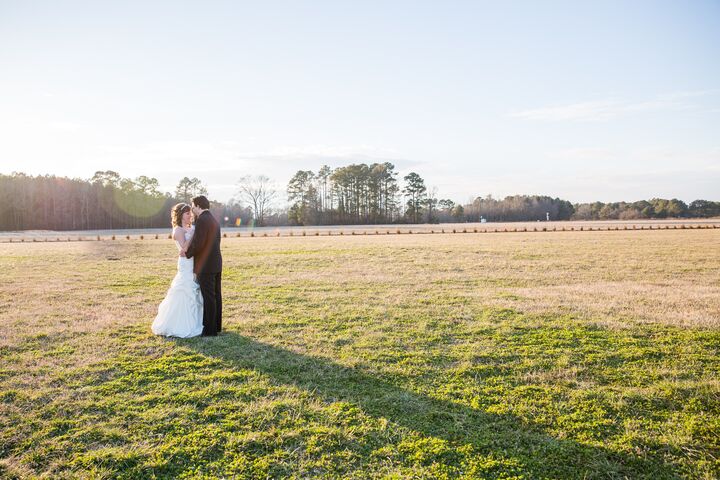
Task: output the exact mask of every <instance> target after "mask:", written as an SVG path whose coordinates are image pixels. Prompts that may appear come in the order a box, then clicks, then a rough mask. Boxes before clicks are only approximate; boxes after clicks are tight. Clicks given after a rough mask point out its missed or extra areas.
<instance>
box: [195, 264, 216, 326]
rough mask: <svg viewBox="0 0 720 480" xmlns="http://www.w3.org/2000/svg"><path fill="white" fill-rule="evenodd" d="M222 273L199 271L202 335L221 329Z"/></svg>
mask: <svg viewBox="0 0 720 480" xmlns="http://www.w3.org/2000/svg"><path fill="white" fill-rule="evenodd" d="M221 277H222V273H199V274H198V275H197V280H198V283H199V284H200V293H202V297H203V335H215V334H217V333H219V332H221V331H222V289H221Z"/></svg>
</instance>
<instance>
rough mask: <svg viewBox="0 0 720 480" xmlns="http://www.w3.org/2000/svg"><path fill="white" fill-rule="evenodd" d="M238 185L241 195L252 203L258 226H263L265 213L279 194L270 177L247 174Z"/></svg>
mask: <svg viewBox="0 0 720 480" xmlns="http://www.w3.org/2000/svg"><path fill="white" fill-rule="evenodd" d="M238 187H239V192H238V193H239V195H240V197H241V198H242V199H243V200H245V201H246V202H247V203H249V204H250V205H252V210H253V216H254V217H255V221H256V222H257V224H258V226H262V225H263V224H264V223H265V213H266V212H267V210H268V208H269V206H270V203H271V202H272V200H273V199H274V198H275V196H276V195H277V191H276V190H275V189H273V188H272V186H271V184H270V179H269V178H268V177H266V176H265V175H257V176H253V175H245V176H244V177H242V178H241V179H240V181H239V182H238Z"/></svg>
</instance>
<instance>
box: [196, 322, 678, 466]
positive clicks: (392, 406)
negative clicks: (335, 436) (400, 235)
mask: <svg viewBox="0 0 720 480" xmlns="http://www.w3.org/2000/svg"><path fill="white" fill-rule="evenodd" d="M186 345H188V346H190V347H191V348H193V349H194V350H196V351H198V352H199V353H202V354H203V355H207V356H211V357H215V358H218V359H220V360H222V361H224V362H225V363H227V364H228V365H229V366H231V367H234V368H239V369H252V370H255V371H258V372H260V373H262V374H264V375H266V376H268V377H270V378H271V379H272V381H274V382H275V383H276V384H278V385H287V384H290V385H294V386H296V387H299V388H302V389H305V390H308V391H312V392H314V393H315V394H316V395H319V396H320V397H321V398H322V399H323V400H324V401H326V402H333V401H345V402H350V403H352V404H355V405H356V406H358V407H359V408H361V409H362V410H363V411H364V412H365V413H366V414H368V415H371V416H374V417H378V418H379V417H383V418H386V419H387V420H389V421H391V422H393V423H395V424H397V425H400V426H402V427H406V428H409V429H412V430H414V431H416V432H418V433H420V434H422V435H426V436H429V437H436V438H441V439H444V440H447V441H449V442H452V443H453V444H455V445H458V446H459V445H462V444H470V445H472V447H473V449H474V450H475V451H476V452H478V453H480V454H484V455H490V454H492V455H495V456H503V457H506V458H513V459H515V460H516V461H518V462H519V463H520V464H521V465H523V470H524V474H525V475H527V476H528V478H651V477H652V478H655V479H661V478H677V475H676V474H674V473H673V472H672V467H671V466H670V465H667V464H663V463H662V462H661V461H660V460H652V459H643V458H640V457H637V456H633V455H629V454H625V453H621V452H616V451H611V450H608V449H604V448H598V447H592V446H587V445H582V444H579V443H577V442H575V441H572V440H560V439H557V438H554V437H551V436H548V435H547V434H545V433H543V432H542V431H541V430H540V429H539V428H537V427H533V426H532V425H526V424H523V422H522V421H521V420H520V419H518V418H515V417H513V416H511V415H504V414H502V415H501V414H490V413H487V412H483V411H480V410H477V409H473V408H471V407H468V406H465V405H461V404H457V403H454V402H451V401H446V400H439V399H436V398H433V397H431V396H428V395H425V394H421V393H417V392H414V391H410V390H408V389H407V388H404V387H401V386H398V385H395V384H394V383H392V380H391V379H388V378H382V377H380V376H377V375H374V374H369V373H367V372H364V371H361V370H358V369H353V368H348V367H345V366H342V365H339V364H337V363H334V362H332V361H330V360H328V359H326V358H320V357H313V356H309V355H303V354H298V353H294V352H291V351H289V350H286V349H282V348H278V347H275V346H272V345H268V344H265V343H261V342H258V341H255V340H253V339H251V338H248V337H244V336H241V335H238V334H236V333H233V332H228V333H225V334H223V336H221V337H220V338H217V339H203V340H199V341H195V340H193V341H190V342H188V343H187V344H186Z"/></svg>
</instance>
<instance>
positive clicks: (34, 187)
mask: <svg viewBox="0 0 720 480" xmlns="http://www.w3.org/2000/svg"><path fill="white" fill-rule="evenodd" d="M398 176H399V173H398V172H397V171H396V169H395V166H394V165H393V164H392V163H389V162H385V163H373V164H369V165H367V164H352V165H347V166H343V167H338V168H335V169H332V168H330V167H328V166H323V167H321V168H320V169H319V170H318V171H317V172H313V171H311V170H300V171H298V172H297V173H296V174H295V175H294V176H293V177H292V178H291V180H290V182H289V183H288V185H287V196H288V200H289V205H288V206H287V207H286V208H278V207H277V206H276V205H274V203H273V202H274V201H275V200H276V198H277V194H278V192H277V191H276V190H274V189H273V188H272V184H271V182H270V179H269V178H268V177H266V176H263V175H260V176H254V177H253V176H246V177H242V178H241V179H240V180H239V182H238V195H237V198H233V199H231V200H230V201H228V202H227V203H220V202H211V211H212V213H213V214H214V215H215V216H216V217H217V218H219V219H220V220H221V222H222V223H223V224H224V225H225V226H238V225H259V226H261V225H273V226H274V225H277V226H280V225H338V224H348V225H352V224H385V223H440V222H443V223H446V222H478V221H490V222H501V221H502V222H512V221H536V220H547V219H549V220H634V219H653V218H710V217H718V216H720V202H714V201H709V200H695V201H693V202H691V203H689V204H686V203H685V202H683V201H681V200H678V199H669V200H668V199H660V198H654V199H651V200H642V201H638V202H613V203H602V202H593V203H576V204H573V203H571V202H569V201H567V200H562V199H560V198H552V197H549V196H537V195H513V196H508V197H505V198H503V199H495V198H493V197H492V196H491V195H488V196H486V197H484V198H483V197H477V198H475V199H474V200H473V201H472V202H470V203H466V204H461V203H456V202H454V201H453V200H450V199H447V198H444V199H441V198H438V196H437V189H435V188H428V187H427V186H426V184H425V180H424V179H423V178H422V177H421V176H420V175H418V174H417V173H415V172H411V173H409V174H407V175H405V176H404V177H402V183H401V182H400V180H399V179H398ZM159 189H160V186H159V182H158V180H157V179H155V178H151V177H147V176H140V177H137V178H134V179H130V178H123V177H121V176H120V174H118V173H117V172H114V171H98V172H96V173H95V174H94V175H93V177H92V178H90V179H87V180H83V179H70V178H65V177H57V176H54V175H44V176H29V175H26V174H23V173H13V174H11V175H3V174H0V201H1V202H2V205H3V207H2V208H0V230H104V229H119V228H132V229H137V228H165V227H167V226H168V224H169V211H170V208H171V207H172V205H174V204H175V203H177V202H180V201H184V202H189V201H190V199H191V198H192V197H193V196H195V195H199V194H207V189H206V187H205V186H204V185H203V184H202V182H201V181H200V180H199V179H197V178H188V177H185V178H183V179H181V180H180V182H179V183H178V185H177V187H176V189H175V191H174V192H173V193H167V192H161V191H160V190H159Z"/></svg>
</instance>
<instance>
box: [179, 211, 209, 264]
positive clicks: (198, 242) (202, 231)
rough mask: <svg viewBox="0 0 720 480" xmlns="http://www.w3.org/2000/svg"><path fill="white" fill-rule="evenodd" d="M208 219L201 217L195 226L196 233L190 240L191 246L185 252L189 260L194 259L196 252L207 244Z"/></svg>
mask: <svg viewBox="0 0 720 480" xmlns="http://www.w3.org/2000/svg"><path fill="white" fill-rule="evenodd" d="M207 231H208V229H207V219H206V218H203V217H202V216H200V217H199V218H198V220H197V223H196V224H195V233H194V234H193V237H192V239H191V240H190V245H189V246H188V248H187V250H186V251H185V256H186V257H187V258H192V257H193V255H195V251H196V250H197V249H198V248H201V247H202V245H204V244H205V237H207Z"/></svg>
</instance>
